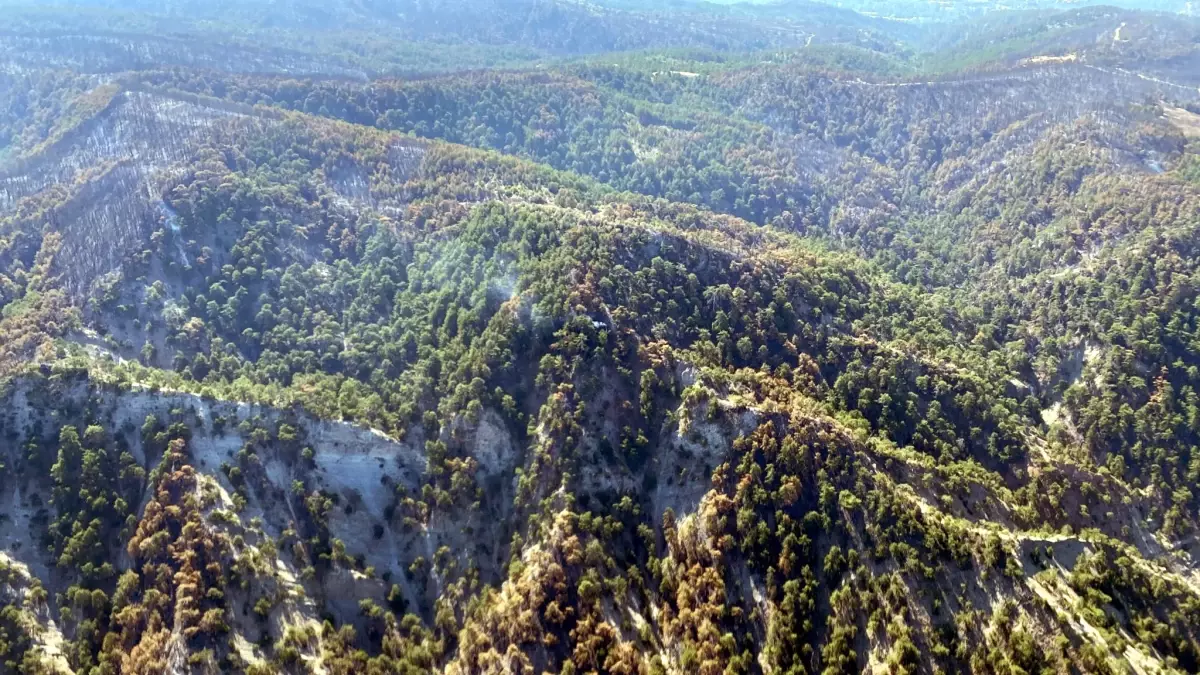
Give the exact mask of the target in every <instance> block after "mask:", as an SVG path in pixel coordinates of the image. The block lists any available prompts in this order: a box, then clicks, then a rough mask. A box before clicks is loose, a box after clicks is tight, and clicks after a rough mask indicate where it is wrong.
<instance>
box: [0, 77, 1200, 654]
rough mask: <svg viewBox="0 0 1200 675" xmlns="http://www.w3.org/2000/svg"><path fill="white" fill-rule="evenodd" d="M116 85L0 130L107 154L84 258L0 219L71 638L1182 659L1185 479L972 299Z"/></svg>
mask: <svg viewBox="0 0 1200 675" xmlns="http://www.w3.org/2000/svg"><path fill="white" fill-rule="evenodd" d="M125 96H126V100H125V102H124V103H122V104H119V105H117V106H115V107H112V106H110V107H107V108H105V109H104V110H103V111H101V113H100V114H98V116H97V117H96V118H95V119H94V120H93V121H92V122H89V123H87V124H86V125H84V126H83V127H81V128H82V129H107V128H110V127H108V126H105V125H112V124H116V125H117V126H118V127H119V126H120V123H119V122H120V121H121V120H125V119H148V117H147V116H151V117H152V116H153V115H159V114H167V113H165V112H164V111H168V110H170V109H172V108H171V106H178V109H179V110H180V111H181V113H180V115H179V118H178V119H177V120H174V122H173V123H172V124H171V125H168V126H160V127H156V128H159V129H164V130H165V131H162V132H161V133H158V132H156V133H148V134H147V133H143V134H136V135H128V136H123V135H121V134H119V133H116V132H113V133H111V134H110V133H109V132H105V133H104V134H97V133H77V134H71V135H67V136H64V138H63V140H62V141H61V142H59V143H58V144H54V145H52V146H49V147H47V148H46V149H45V150H43V151H42V153H39V154H35V155H33V156H31V157H30V158H29V159H28V160H26V162H27V165H28V166H31V167H37V166H39V164H38V162H39V160H40V159H44V158H49V157H54V156H57V157H75V158H79V159H78V160H76V162H75V163H78V164H83V165H86V164H87V163H89V162H95V163H98V164H101V165H103V164H104V163H106V162H108V161H111V160H110V159H109V153H111V154H112V155H113V156H115V157H120V156H127V157H130V158H131V159H128V160H126V161H127V162H131V163H132V165H133V166H136V167H141V169H140V170H141V171H143V172H144V175H145V176H146V177H147V178H146V179H145V180H146V182H145V183H131V184H129V185H127V186H125V187H122V186H120V185H116V186H113V187H114V188H116V189H115V190H114V191H115V193H116V194H117V195H121V194H125V193H129V194H130V195H131V196H130V197H128V199H130V200H142V199H147V200H149V201H148V202H147V203H152V204H161V207H160V210H158V211H147V212H143V213H142V215H141V216H140V219H139V218H137V217H136V214H135V216H131V217H132V219H133V220H135V221H137V222H139V223H140V224H139V225H137V226H136V227H135V228H134V229H133V230H131V231H132V232H135V233H140V234H131V235H130V236H129V237H128V238H114V241H116V242H118V245H115V246H114V247H113V251H112V253H111V254H110V255H111V256H112V259H113V260H119V264H116V265H115V266H112V267H109V266H108V265H105V266H104V267H105V269H106V270H111V272H112V273H111V274H108V275H106V276H96V275H90V274H89V275H88V277H87V278H89V279H91V280H92V281H91V282H90V283H76V282H73V281H70V280H71V278H72V277H71V270H72V269H73V268H74V267H76V266H77V265H76V264H75V263H69V262H67V261H66V260H61V259H60V258H59V256H62V255H64V252H65V251H69V249H68V248H67V247H66V246H65V245H64V246H58V245H57V244H55V245H53V246H49V247H47V246H46V244H45V242H47V241H49V242H52V243H53V242H56V241H57V242H63V241H69V238H70V237H72V236H77V235H73V234H72V232H73V230H72V227H73V225H72V222H73V221H67V220H54V219H45V220H43V219H39V218H32V219H28V220H19V219H13V218H12V217H11V216H10V218H9V220H8V222H7V227H9V228H10V229H9V230H7V231H9V232H11V233H16V234H20V236H21V237H23V238H26V239H28V240H30V241H33V242H42V243H41V244H30V245H29V247H28V250H33V251H35V252H37V251H39V250H40V256H36V257H35V260H34V263H35V264H33V265H32V266H31V267H29V268H28V269H30V270H31V271H32V272H31V273H29V274H27V273H25V272H24V269H25V268H24V267H23V265H24V263H23V262H22V263H21V265H20V269H21V273H20V274H18V273H16V271H15V270H16V269H17V267H18V265H17V262H16V261H15V259H14V262H12V266H13V267H12V268H11V269H12V270H14V271H13V272H12V276H11V280H13V283H20V284H22V286H21V288H20V289H19V290H23V291H24V293H23V294H19V295H18V296H17V298H18V299H16V300H14V301H10V302H7V303H6V307H5V314H6V316H7V317H8V318H9V319H12V318H14V317H16V318H17V319H20V320H21V323H22V324H24V323H26V322H27V320H28V316H29V315H28V314H26V313H25V312H28V311H29V310H28V309H22V310H21V313H20V314H17V313H15V312H13V311H12V310H11V309H9V307H10V306H13V305H14V304H15V305H18V306H25V307H28V306H29V304H30V299H29V291H30V289H31V286H30V284H33V286H32V288H33V289H34V290H35V291H36V292H37V293H38V294H39V295H41V296H43V297H44V296H46V295H49V294H50V293H51V292H57V293H59V294H60V297H61V298H62V299H63V301H65V302H66V303H67V304H68V305H71V304H75V305H77V306H81V310H80V311H77V312H76V313H75V317H76V318H75V319H74V322H75V323H74V326H72V325H71V324H69V323H68V324H61V325H60V324H57V323H56V324H55V325H54V326H52V327H51V326H43V328H44V332H45V334H46V336H47V337H49V338H55V337H57V338H60V340H59V341H57V342H55V341H54V340H53V339H51V340H49V341H46V342H43V343H42V344H43V345H45V347H44V348H43V349H41V350H40V351H38V352H37V354H36V356H35V360H34V361H33V365H31V366H29V367H21V368H20V370H19V375H18V376H17V377H16V379H14V380H12V381H11V383H10V385H9V386H8V388H7V389H6V392H5V397H6V398H5V405H4V410H5V411H6V413H5V414H4V416H3V417H0V427H2V428H3V434H0V447H2V448H3V455H4V457H5V460H4V461H5V465H6V469H5V473H4V475H5V477H6V478H5V480H4V481H3V489H4V490H5V491H6V494H7V495H11V496H8V497H6V498H7V499H9V500H10V501H9V502H6V503H12V504H14V505H15V507H14V510H13V513H14V515H15V516H16V517H14V518H13V520H12V521H11V524H9V527H8V529H7V530H6V532H5V535H4V536H5V537H6V540H8V541H10V542H13V541H19V542H22V543H21V545H20V546H18V547H16V548H15V550H14V549H13V548H12V547H11V545H10V555H12V556H13V557H15V558H16V559H19V560H21V561H22V562H23V563H24V564H26V565H27V566H28V567H29V569H31V570H37V571H38V572H39V575H38V576H39V577H43V581H44V583H45V584H47V586H48V587H49V588H51V589H52V590H53V591H54V592H55V593H60V594H61V599H59V596H56V598H55V600H54V602H55V603H58V604H60V606H62V605H65V606H67V608H68V609H67V611H65V612H60V613H59V616H60V617H62V624H61V625H58V624H56V626H55V628H56V629H58V630H60V631H61V632H62V634H63V636H64V644H63V646H62V648H61V650H62V653H63V654H64V655H65V656H64V659H65V660H66V662H67V664H68V665H69V666H70V667H71V668H73V669H74V670H75V671H76V672H80V671H88V670H90V669H91V668H92V667H97V668H100V669H101V670H102V671H103V669H104V668H116V669H119V670H120V671H121V672H158V671H160V670H162V669H166V670H171V671H179V670H183V669H194V670H198V671H205V672H216V671H228V670H238V669H248V670H251V671H253V672H275V671H281V672H284V671H286V672H291V671H297V670H298V671H311V672H359V671H362V670H365V669H367V668H368V667H370V668H375V669H378V670H380V671H381V672H406V671H405V670H404V669H406V668H407V669H408V672H413V671H414V670H415V671H417V672H419V671H421V670H437V671H444V672H511V671H514V670H524V669H526V668H527V667H531V668H533V669H534V670H535V672H536V671H537V670H550V671H561V670H563V669H567V670H570V669H582V670H595V671H598V672H641V671H645V672H655V671H666V672H696V671H700V672H709V671H711V672H717V671H724V670H726V669H731V670H732V671H733V672H758V671H760V670H761V671H771V672H774V671H776V670H788V669H791V668H798V667H802V668H804V669H805V670H806V671H807V670H809V669H823V670H824V669H828V672H842V671H843V670H845V671H847V672H849V671H854V670H860V669H863V668H870V669H884V668H893V669H929V670H932V668H933V667H935V666H936V667H938V668H943V669H947V670H949V669H959V668H968V667H970V668H977V669H986V668H1007V667H1019V668H1021V669H1023V670H1026V671H1029V670H1040V669H1043V668H1055V669H1065V670H1087V671H1090V670H1096V669H1103V668H1109V667H1112V668H1122V667H1126V666H1125V665H1124V664H1129V666H1130V667H1133V668H1136V669H1142V670H1146V671H1149V670H1154V669H1170V668H1177V669H1181V670H1184V671H1186V670H1190V669H1192V668H1193V667H1194V664H1195V663H1196V655H1197V651H1196V650H1197V647H1196V643H1195V641H1194V638H1193V637H1192V636H1194V635H1195V634H1196V633H1195V631H1196V629H1197V628H1196V626H1194V624H1193V621H1192V619H1191V618H1190V616H1191V614H1190V613H1189V611H1188V610H1187V608H1188V607H1191V606H1192V604H1191V603H1194V602H1195V601H1196V598H1195V594H1196V590H1194V585H1195V581H1193V574H1194V568H1193V566H1192V563H1191V562H1190V558H1188V557H1187V555H1186V554H1185V553H1184V552H1183V551H1180V552H1179V553H1178V554H1176V556H1169V555H1166V552H1167V551H1168V550H1169V549H1171V548H1172V547H1175V546H1176V545H1178V544H1184V545H1186V541H1187V539H1186V537H1188V536H1189V533H1190V532H1191V531H1192V528H1194V527H1195V523H1194V517H1193V516H1191V515H1190V514H1191V513H1193V511H1191V509H1190V507H1189V508H1188V509H1183V510H1180V509H1179V508H1176V509H1175V511H1173V512H1172V513H1171V515H1170V516H1169V519H1170V520H1171V523H1172V524H1171V525H1170V527H1165V526H1161V525H1160V523H1161V520H1159V519H1160V518H1162V514H1165V513H1167V511H1168V509H1169V508H1170V507H1171V506H1172V504H1174V505H1175V506H1178V504H1179V501H1178V500H1179V497H1177V496H1176V495H1174V494H1171V493H1170V491H1166V490H1163V489H1160V488H1159V487H1157V485H1156V484H1154V483H1151V484H1147V485H1146V486H1144V487H1141V488H1140V489H1134V487H1132V486H1131V485H1130V484H1128V483H1127V482H1126V478H1125V477H1123V476H1122V475H1121V474H1120V473H1114V472H1112V471H1111V470H1109V469H1107V468H1098V467H1097V465H1096V464H1095V463H1094V462H1093V461H1092V459H1091V458H1090V457H1088V456H1087V455H1086V454H1083V455H1077V454H1073V452H1072V448H1074V447H1076V446H1073V445H1071V444H1070V442H1069V440H1068V441H1066V443H1067V445H1066V446H1061V445H1055V444H1054V443H1049V444H1048V443H1047V440H1046V439H1045V438H1044V436H1043V432H1042V431H1041V430H1040V426H1039V425H1040V417H1041V410H1040V409H1039V407H1038V406H1037V405H1030V404H1029V403H1028V401H1027V400H1023V399H1022V397H1023V396H1024V393H1023V391H1022V387H1023V386H1024V385H1021V384H1020V382H1019V380H1020V378H1021V377H1024V374H1023V372H1022V371H1021V370H1020V367H1019V364H1009V363H1007V362H1005V361H1004V360H1003V359H996V358H992V355H991V351H992V348H991V346H990V345H989V344H987V343H986V342H981V343H973V342H972V340H971V338H972V337H974V336H976V335H977V334H978V333H979V332H980V331H981V330H982V329H983V328H984V325H983V323H982V322H981V320H980V319H979V318H974V317H972V316H971V315H970V314H967V313H963V312H960V311H957V310H951V311H947V310H948V308H947V307H946V306H945V305H943V304H940V303H939V301H938V300H937V299H936V298H934V299H931V298H929V297H927V296H924V295H923V294H921V293H917V292H914V291H913V290H912V289H910V288H907V287H905V286H902V285H897V284H895V283H894V282H891V281H889V280H888V277H887V276H886V275H885V274H884V273H882V272H881V271H880V270H878V269H877V268H875V267H873V266H871V265H868V264H866V263H864V262H862V261H861V260H859V259H856V258H854V257H852V256H850V255H846V254H835V253H830V252H822V251H819V250H814V249H812V248H810V246H809V245H807V244H805V243H803V242H802V241H801V240H799V239H797V238H796V237H795V236H794V235H792V234H785V233H780V232H776V231H772V230H768V229H761V228H758V227H755V226H753V225H751V224H749V223H745V222H742V221H738V220H736V219H734V218H730V217H726V216H720V215H715V214H713V213H711V212H707V211H703V210H698V209H696V208H695V207H691V206H686V205H679V204H673V203H670V202H666V201H662V200H653V199H648V198H641V197H636V196H631V195H628V194H626V195H617V194H613V193H611V192H610V191H608V190H607V189H605V188H603V187H602V186H600V185H597V184H594V183H591V182H589V181H587V180H584V179H580V178H578V177H572V176H569V175H565V174H559V173H555V172H553V171H551V170H548V169H544V168H539V167H537V166H535V165H531V164H528V163H524V162H521V161H517V160H512V159H506V158H503V157H500V156H497V155H491V154H486V153H481V152H479V151H473V150H467V149H465V148H461V147H455V146H449V145H444V144H440V143H435V142H428V141H414V140H412V139H410V138H405V137H402V136H394V135H390V134H386V133H382V132H378V131H375V130H369V129H364V128H361V127H353V126H350V125H346V124H342V123H335V122H328V121H324V120H320V119H315V118H310V117H304V116H288V117H284V118H282V119H270V118H268V119H262V118H260V117H255V116H250V117H248V118H247V116H245V115H243V116H240V117H239V116H238V115H237V114H228V113H227V112H226V111H225V110H224V109H223V108H221V107H210V104H209V103H208V102H206V101H205V100H203V99H192V100H190V101H188V102H186V103H184V102H181V101H178V100H177V99H174V98H170V97H164V96H163V95H161V94H154V93H149V92H140V93H139V92H131V93H130V94H127V95H125ZM114 100H116V99H114ZM122 105H128V106H133V110H136V111H138V112H136V113H134V112H129V111H126V112H121V111H122V110H125V109H124V108H122V107H121V106H122ZM195 120H203V122H202V125H200V126H198V127H194V126H193V125H192V123H193V122H194V121H195ZM180 128H182V129H191V128H202V129H204V130H205V132H204V133H199V134H190V133H187V132H179V131H176V130H177V129H180ZM101 137H103V138H111V139H113V142H112V143H110V144H109V145H107V146H103V147H105V148H108V149H107V150H106V151H104V152H98V151H96V150H95V149H96V148H98V147H101V146H99V145H97V140H96V139H98V138H101ZM131 144H133V145H131ZM138 144H148V145H138ZM130 147H133V148H137V152H136V153H132V152H131V153H130V154H129V155H121V153H123V152H128V151H127V150H126V148H130ZM54 164H55V165H60V164H62V162H55V163H54ZM28 175H31V176H36V175H39V174H38V173H37V171H36V170H31V172H30V173H29V174H28ZM82 175H91V174H89V173H88V172H87V170H86V169H83V174H82ZM33 182H34V181H33V179H29V180H26V181H22V182H21V184H23V185H24V184H31V183H33ZM50 190H51V191H50V192H47V191H46V190H43V191H41V192H38V193H34V194H31V196H28V197H23V198H22V199H21V200H18V204H27V203H29V200H30V199H34V200H37V199H43V200H47V201H48V202H49V203H50V205H51V207H53V201H54V198H53V195H56V194H57V193H55V192H53V188H50ZM142 195H149V196H148V197H145V196H142ZM62 198H64V199H67V200H69V199H71V197H70V196H69V195H67V196H63V197H62ZM22 208H23V207H21V206H18V207H17V208H16V212H17V213H20V212H21V211H22ZM50 211H51V212H53V208H51V209H50ZM98 217H99V218H101V219H102V220H103V219H104V218H105V217H106V216H103V215H101V216H98ZM34 225H37V227H34ZM92 227H103V225H101V224H99V223H95V224H93V225H92ZM139 228H140V229H139ZM23 240H24V239H23ZM68 255H69V254H68ZM97 279H99V283H96V280H97ZM35 280H36V281H35ZM76 328H78V330H76ZM93 331H98V332H99V335H97V333H94V332H93ZM100 336H104V337H100ZM25 356H34V355H33V354H32V353H30V354H27V355H25ZM1014 382H1016V384H1014ZM185 392H186V393H185ZM342 420H349V421H351V422H352V423H356V424H357V425H361V426H354V424H347V423H346V422H343V421H342ZM369 428H377V429H379V430H380V431H378V432H372V431H370V430H369ZM1056 442H1058V443H1062V442H1063V441H1056ZM75 486H84V489H85V490H86V493H83V494H81V493H79V492H78V491H77V490H76V489H75ZM406 614H411V616H407V617H406V616H405V615H406ZM35 623H36V622H35ZM42 625H43V626H45V629H44V630H51V628H50V627H49V624H47V623H45V622H44V621H42ZM35 632H36V631H35ZM106 636H107V637H106ZM44 642H45V640H43V643H44ZM14 644H15V645H16V646H15V648H10V653H11V654H12V655H13V657H14V658H15V657H20V658H24V656H23V655H24V654H29V653H36V652H35V651H34V650H33V648H31V647H28V646H24V645H26V644H27V643H24V642H17V643H14ZM29 644H32V643H29ZM104 664H108V665H107V666H106V665H104ZM35 672H36V671H35Z"/></svg>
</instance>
